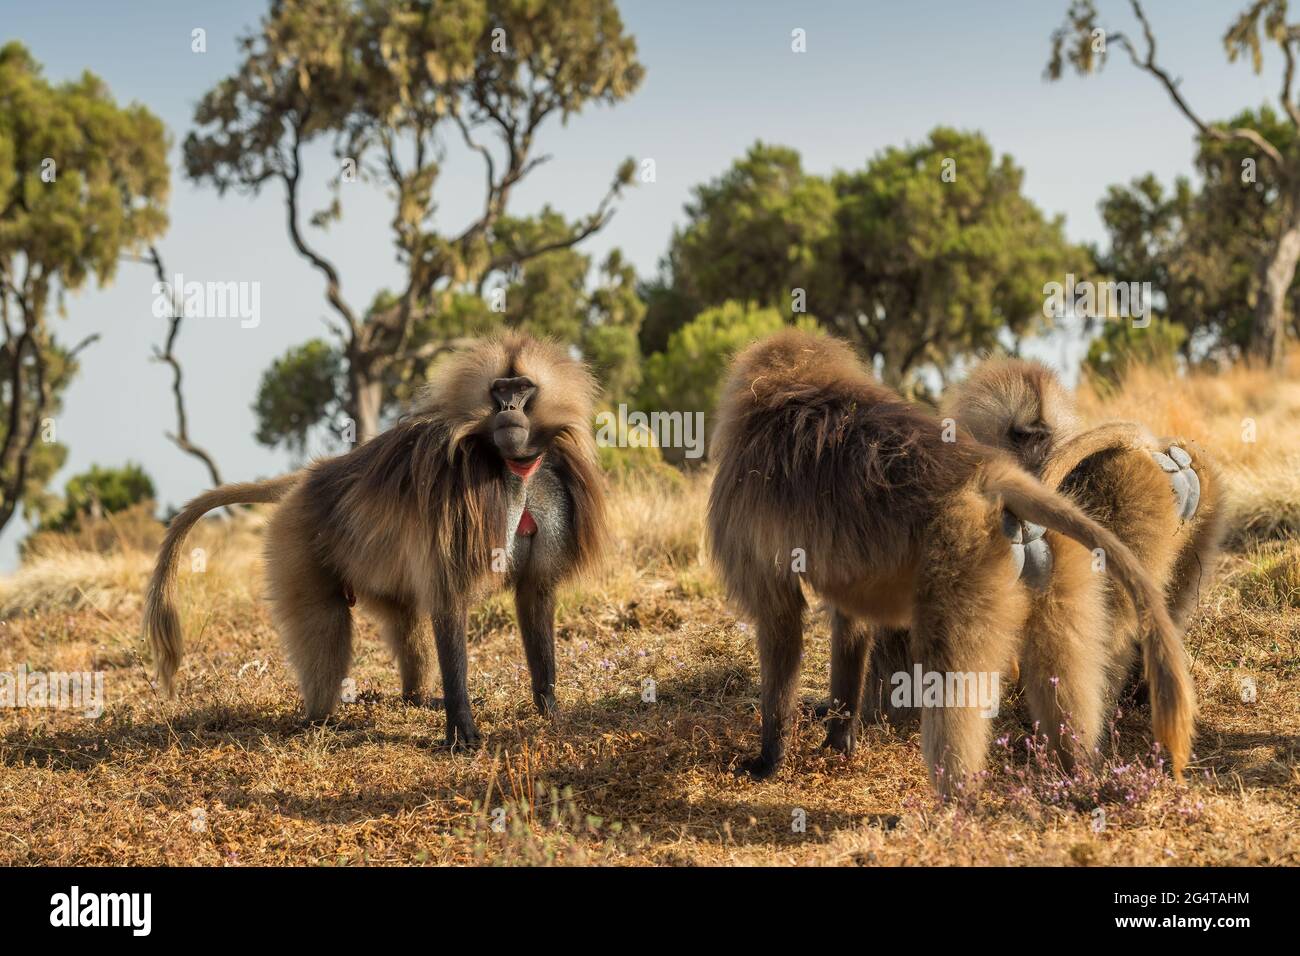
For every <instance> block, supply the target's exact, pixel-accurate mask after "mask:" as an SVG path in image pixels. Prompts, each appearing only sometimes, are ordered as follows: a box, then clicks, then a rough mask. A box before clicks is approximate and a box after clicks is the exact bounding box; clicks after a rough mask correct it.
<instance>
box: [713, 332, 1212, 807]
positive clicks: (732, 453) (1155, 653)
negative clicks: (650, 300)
mask: <svg viewBox="0 0 1300 956" xmlns="http://www.w3.org/2000/svg"><path fill="white" fill-rule="evenodd" d="M948 437H951V438H952V439H953V440H951V441H947V440H945V439H946V438H948ZM714 441H715V444H714V453H715V458H716V461H717V471H716V473H715V476H714V479H713V486H712V488H711V491H710V497H709V512H708V533H709V547H710V552H711V554H712V557H713V559H714V562H715V564H716V565H717V567H718V569H719V572H720V575H721V578H722V581H723V583H724V585H725V587H726V590H727V593H728V595H729V596H730V598H731V599H732V600H733V601H734V602H735V603H736V604H737V605H738V606H739V607H740V609H741V610H742V611H743V612H744V613H745V614H747V615H748V616H750V617H751V618H753V620H754V621H755V622H756V624H757V632H758V655H759V666H760V674H761V712H762V747H761V751H760V753H759V755H758V756H757V757H756V758H754V759H752V760H749V761H747V762H746V763H745V764H744V765H743V766H744V769H745V770H747V771H748V772H749V773H750V774H752V775H753V776H755V777H759V778H762V777H766V776H769V775H771V774H772V773H774V772H775V771H776V769H777V768H778V766H779V765H780V762H781V760H782V757H783V755H784V752H785V748H786V734H787V729H788V725H789V718H790V714H791V711H792V709H793V707H794V704H795V692H796V689H797V686H798V673H799V666H800V662H801V656H802V649H803V625H804V621H803V618H804V611H805V608H806V602H805V599H804V595H803V591H802V588H801V582H803V583H806V584H807V585H808V586H810V587H811V588H812V590H813V591H814V592H816V593H817V594H818V595H819V596H820V597H821V598H822V599H823V600H824V601H825V602H826V603H827V604H828V605H829V606H830V607H831V608H832V609H833V612H834V615H835V617H834V625H833V627H832V636H831V641H832V646H831V694H832V697H833V698H834V700H835V701H837V702H839V703H840V704H841V705H842V707H843V711H842V712H841V713H838V714H837V715H835V716H833V717H832V719H831V721H830V726H829V732H828V735H827V744H828V745H830V746H832V747H837V748H840V749H845V750H848V749H851V747H852V746H853V742H854V733H855V729H856V726H857V721H858V718H859V709H860V706H861V700H862V691H863V684H864V681H865V677H866V666H867V661H868V659H869V657H870V655H871V645H872V641H873V640H874V636H875V633H876V627H877V626H885V627H894V628H906V629H907V630H908V632H909V634H910V641H911V646H910V649H911V652H912V653H911V657H912V659H913V660H915V661H917V662H919V663H920V664H921V666H922V667H923V669H924V670H925V671H926V672H933V673H938V674H941V675H953V674H957V675H961V674H988V673H997V672H999V671H1003V670H1005V669H1006V667H1007V666H1008V664H1009V663H1010V661H1011V660H1012V659H1013V658H1014V657H1017V656H1020V657H1021V659H1022V660H1024V661H1025V663H1026V665H1027V666H1029V667H1033V666H1035V660H1034V658H1033V657H1032V656H1030V657H1026V656H1025V655H1023V654H1022V653H1021V652H1022V649H1023V646H1024V642H1025V640H1026V635H1027V633H1028V632H1027V631H1026V627H1025V625H1026V622H1027V620H1028V618H1029V614H1030V611H1031V604H1032V600H1031V595H1030V585H1029V584H1028V583H1027V582H1025V581H1024V580H1022V579H1021V577H1020V573H1019V570H1018V569H1017V567H1016V565H1015V561H1014V559H1013V553H1012V541H1011V540H1010V538H1011V537H1014V535H1013V534H1011V531H1010V529H1011V528H1012V526H1014V527H1016V528H1020V527H1022V526H1023V524H1024V523H1026V522H1032V523H1036V524H1038V525H1042V526H1044V527H1045V528H1047V529H1049V531H1050V532H1051V533H1053V534H1055V535H1056V536H1057V537H1058V538H1060V539H1061V540H1062V541H1064V540H1066V539H1072V540H1073V541H1075V542H1078V544H1080V545H1082V547H1083V548H1084V549H1086V550H1087V551H1089V552H1091V551H1093V550H1095V549H1102V552H1103V553H1104V554H1105V555H1106V566H1107V569H1108V570H1109V572H1110V573H1111V574H1113V575H1114V576H1115V577H1116V578H1117V579H1118V580H1119V581H1120V582H1121V583H1122V584H1123V585H1124V587H1125V589H1126V590H1127V591H1128V592H1129V593H1130V595H1131V596H1132V599H1133V601H1134V603H1135V606H1136V607H1137V608H1138V609H1139V615H1140V620H1141V622H1142V634H1143V649H1144V652H1145V654H1146V659H1147V666H1148V673H1149V674H1150V675H1151V680H1152V705H1153V706H1152V709H1153V714H1152V719H1153V724H1154V727H1155V732H1156V736H1157V738H1158V739H1159V740H1160V742H1161V743H1162V744H1163V745H1164V746H1165V748H1166V749H1167V750H1168V752H1169V754H1170V757H1171V762H1172V764H1173V769H1174V772H1175V774H1181V771H1182V768H1183V766H1184V764H1185V763H1186V760H1187V756H1188V753H1189V750H1190V746H1191V736H1192V725H1193V717H1194V710H1195V703H1194V697H1193V688H1192V684H1191V679H1190V676H1189V674H1188V672H1187V664H1186V661H1185V660H1184V657H1183V654H1182V648H1181V646H1180V645H1179V643H1178V639H1177V634H1176V632H1175V629H1174V626H1173V622H1172V621H1171V620H1170V618H1169V614H1168V612H1167V610H1166V608H1165V604H1164V601H1163V599H1162V596H1161V594H1160V592H1159V589H1158V588H1157V586H1156V584H1155V583H1154V582H1153V581H1152V579H1151V577H1150V576H1149V575H1148V574H1147V573H1146V572H1145V571H1144V570H1143V568H1142V566H1141V564H1140V563H1139V562H1138V560H1137V559H1136V558H1135V556H1134V555H1133V553H1132V552H1131V551H1130V550H1129V549H1128V548H1127V547H1125V545H1124V544H1123V543H1122V542H1121V541H1120V540H1119V539H1118V538H1117V537H1116V536H1115V535H1114V534H1113V533H1111V532H1110V531H1108V530H1107V529H1105V528H1104V527H1102V526H1101V525H1099V524H1098V523H1097V522H1096V521H1094V520H1092V519H1091V518H1089V517H1088V516H1087V515H1085V514H1084V513H1083V512H1082V511H1081V510H1080V509H1079V508H1078V507H1077V506H1075V505H1074V504H1073V503H1071V502H1070V501H1068V500H1066V499H1065V498H1063V497H1062V496H1060V495H1059V494H1056V493H1055V492H1052V491H1050V490H1048V489H1047V488H1045V487H1043V486H1042V485H1041V484H1040V483H1039V482H1038V481H1036V480H1035V479H1034V478H1033V477H1032V476H1030V475H1029V474H1028V473H1027V472H1025V471H1024V470H1023V469H1022V468H1021V467H1020V466H1019V465H1018V464H1016V463H1015V461H1014V460H1013V459H1012V458H1011V457H1010V456H1009V455H1007V454H1006V453H1005V452H1002V451H999V450H997V449H994V448H990V447H987V446H984V445H981V444H979V443H977V442H975V441H974V440H973V439H972V438H971V437H970V436H969V435H967V434H965V433H963V432H961V431H960V430H959V431H957V432H956V433H955V434H953V435H952V436H947V435H945V434H944V433H943V429H942V426H941V423H940V422H939V420H938V419H937V418H935V417H934V416H932V415H929V414H927V413H925V412H923V411H921V410H920V409H918V408H916V407H914V406H911V405H909V404H907V403H906V402H904V401H903V400H902V399H901V398H899V397H898V396H897V395H896V394H894V393H893V392H891V391H890V390H888V389H886V388H884V387H883V386H881V385H880V384H878V383H877V382H876V381H875V380H874V379H873V377H872V376H871V375H870V374H869V373H868V372H867V370H866V369H864V368H863V367H862V365H861V363H860V362H859V361H858V360H857V358H856V357H855V356H854V355H853V353H852V351H851V349H850V348H849V347H848V346H847V345H846V344H844V343H842V342H839V341H836V340H833V339H830V338H827V337H825V336H818V335H813V334H809V333H805V332H800V331H796V330H785V331H782V332H780V333H777V334H776V335H774V336H772V337H770V338H768V339H766V340H764V341H762V342H759V343H757V344H756V345H753V346H751V347H750V348H748V349H746V350H745V351H744V352H743V353H741V355H740V356H739V357H738V358H737V359H736V361H735V363H734V364H733V367H732V370H731V373H730V375H729V377H728V379H727V382H726V384H725V386H724V389H723V395H722V400H721V403H720V407H719V411H718V422H717V430H716V433H715V439H714ZM1058 533H1059V534H1058ZM796 569H797V570H796ZM1072 573H1082V572H1072ZM1088 573H1091V572H1088ZM864 625H866V626H864ZM1071 650H1073V651H1075V652H1076V653H1075V655H1074V657H1073V658H1071V657H1070V656H1069V655H1070V651H1071ZM1060 652H1061V653H1060V655H1059V659H1058V660H1056V661H1054V662H1053V663H1054V665H1055V666H1056V667H1057V671H1056V676H1059V678H1060V680H1061V682H1068V683H1069V686H1072V687H1073V686H1078V687H1080V688H1082V691H1081V694H1080V696H1081V697H1082V698H1084V699H1094V698H1096V697H1098V696H1099V687H1100V684H1101V680H1102V674H1101V672H1100V666H1101V658H1100V656H1099V655H1098V654H1096V653H1095V652H1093V650H1092V649H1091V648H1089V647H1088V646H1087V645H1086V644H1084V643H1076V644H1074V645H1072V647H1068V648H1062V649H1060ZM1040 676H1045V675H1040ZM989 726H990V721H989V720H988V719H987V716H986V715H984V714H982V713H981V710H980V708H979V707H977V706H974V702H969V701H965V700H963V701H961V703H959V704H955V705H953V706H937V707H926V708H924V709H923V713H922V719H921V734H922V744H923V749H924V754H925V759H926V762H927V765H928V767H929V769H930V774H931V779H932V781H933V782H934V784H935V786H936V788H937V789H938V790H939V791H940V792H941V793H950V792H951V791H952V789H953V788H954V787H956V786H958V785H959V784H960V783H961V782H962V781H965V780H967V779H968V778H969V776H970V775H972V774H975V773H977V772H978V771H979V770H980V769H981V768H982V767H983V765H984V761H985V757H986V751H987V747H988V736H989ZM1097 729H1098V732H1099V730H1100V728H1099V727H1098V728H1097ZM1085 745H1086V743H1085Z"/></svg>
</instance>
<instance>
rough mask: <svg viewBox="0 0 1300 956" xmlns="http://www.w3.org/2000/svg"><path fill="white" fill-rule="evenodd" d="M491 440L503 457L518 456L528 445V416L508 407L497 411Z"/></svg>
mask: <svg viewBox="0 0 1300 956" xmlns="http://www.w3.org/2000/svg"><path fill="white" fill-rule="evenodd" d="M492 441H493V442H495V443H496V446H497V451H499V452H501V455H502V457H503V458H519V457H521V456H522V455H523V454H524V451H525V449H526V448H527V447H528V416H527V415H525V414H524V413H523V412H519V411H515V410H514V409H509V410H507V411H504V412H498V413H497V417H496V421H495V422H493V427H492Z"/></svg>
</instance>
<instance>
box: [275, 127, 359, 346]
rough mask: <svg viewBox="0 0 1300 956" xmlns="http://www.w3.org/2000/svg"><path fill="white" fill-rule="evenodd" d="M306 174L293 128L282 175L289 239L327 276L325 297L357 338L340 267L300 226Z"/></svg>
mask: <svg viewBox="0 0 1300 956" xmlns="http://www.w3.org/2000/svg"><path fill="white" fill-rule="evenodd" d="M301 175H302V139H301V136H300V133H299V130H298V127H296V126H295V127H294V130H293V148H292V153H291V163H290V166H289V169H288V171H287V172H283V173H281V174H280V178H281V179H282V180H283V181H284V188H285V205H286V207H287V215H288V220H289V239H290V240H291V241H292V242H293V247H294V248H295V249H296V250H298V254H299V255H300V256H302V257H303V258H304V259H306V260H307V261H308V262H310V263H311V264H312V265H313V266H315V267H316V269H317V270H318V271H319V272H321V273H322V274H323V275H324V276H325V280H326V283H327V286H326V291H325V297H326V298H327V299H328V300H329V303H330V305H332V306H333V307H334V311H335V312H337V313H338V314H339V315H340V316H342V317H343V321H344V322H345V323H347V328H348V331H349V332H350V333H351V335H352V338H353V339H354V340H355V339H356V338H357V336H358V335H359V333H360V325H359V323H358V322H357V317H356V313H354V312H353V311H352V308H351V307H350V306H349V305H348V304H347V303H346V302H345V301H344V300H343V292H342V287H341V283H340V281H339V273H338V270H337V269H335V268H334V265H333V263H331V262H330V261H329V260H327V259H326V258H325V257H324V256H322V255H321V254H320V253H318V252H317V251H316V250H314V249H312V248H311V247H310V246H308V245H307V242H306V240H304V239H303V237H302V230H301V229H300V228H299V225H298V181H299V179H300V177H301Z"/></svg>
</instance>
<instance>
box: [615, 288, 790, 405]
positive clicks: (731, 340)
mask: <svg viewBox="0 0 1300 956" xmlns="http://www.w3.org/2000/svg"><path fill="white" fill-rule="evenodd" d="M786 324H787V323H786V319H785V316H783V315H782V314H781V313H780V311H778V310H777V309H774V308H771V307H768V308H761V309H759V308H753V307H750V306H747V305H745V304H744V303H741V302H725V303H723V304H722V305H721V306H718V307H717V308H712V309H705V310H704V311H703V312H701V313H700V314H699V315H697V316H696V317H695V318H694V319H692V320H691V321H690V322H688V323H686V324H685V325H684V326H682V327H681V328H680V329H677V330H676V331H674V332H673V334H672V335H671V336H669V338H668V347H667V348H666V349H665V350H664V351H662V352H658V353H656V354H654V355H652V356H650V359H649V360H648V361H647V362H646V369H645V379H644V381H643V382H642V385H641V392H640V404H641V406H642V407H643V408H646V409H652V410H657V411H667V412H673V411H682V412H705V413H710V412H712V411H713V409H714V408H715V407H716V406H717V404H718V395H719V392H720V390H721V389H722V383H723V380H724V379H725V378H726V377H727V366H728V365H729V364H730V363H731V359H732V357H733V356H735V354H736V353H737V352H739V351H740V350H741V349H743V348H744V347H745V346H746V345H749V344H750V343H751V342H756V341H758V340H759V339H761V338H763V337H764V336H767V335H771V334H772V333H773V332H776V331H779V330H780V329H782V328H784V327H785V325H786ZM802 324H803V325H804V327H805V328H813V327H815V325H816V322H815V320H813V319H807V318H806V319H804V321H803V323H802Z"/></svg>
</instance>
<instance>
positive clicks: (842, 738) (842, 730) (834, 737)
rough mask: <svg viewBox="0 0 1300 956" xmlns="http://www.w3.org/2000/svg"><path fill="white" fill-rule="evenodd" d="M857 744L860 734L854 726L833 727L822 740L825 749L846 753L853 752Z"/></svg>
mask: <svg viewBox="0 0 1300 956" xmlns="http://www.w3.org/2000/svg"><path fill="white" fill-rule="evenodd" d="M857 745H858V735H857V731H856V730H854V728H853V727H831V728H830V729H829V730H827V731H826V739H825V740H824V741H822V749H823V750H837V751H839V752H840V753H842V754H845V755H849V754H852V753H853V750H854V748H855V747H857Z"/></svg>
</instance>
